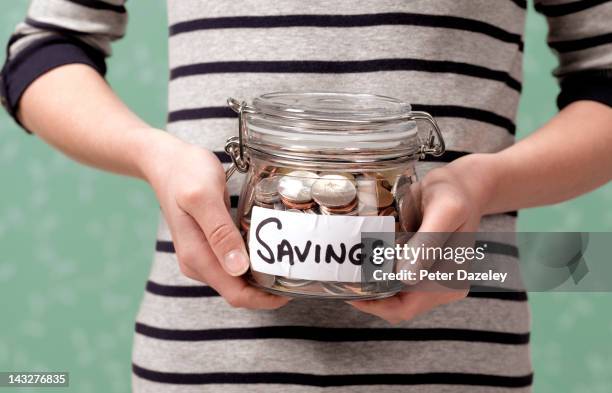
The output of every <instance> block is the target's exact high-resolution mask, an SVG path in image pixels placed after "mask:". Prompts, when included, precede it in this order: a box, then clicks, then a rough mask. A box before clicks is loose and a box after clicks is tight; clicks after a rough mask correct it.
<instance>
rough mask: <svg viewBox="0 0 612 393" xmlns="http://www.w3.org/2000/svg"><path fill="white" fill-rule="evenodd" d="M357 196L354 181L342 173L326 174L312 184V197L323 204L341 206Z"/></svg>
mask: <svg viewBox="0 0 612 393" xmlns="http://www.w3.org/2000/svg"><path fill="white" fill-rule="evenodd" d="M356 196H357V189H356V188H355V185H354V184H353V182H351V181H350V180H348V179H347V178H345V177H343V176H340V175H325V176H321V178H320V179H319V180H317V181H316V182H314V184H313V185H312V198H313V199H314V200H315V202H317V203H318V204H319V205H321V206H325V207H332V208H333V207H341V206H346V205H348V204H349V203H351V202H352V201H353V200H354V199H355V197H356Z"/></svg>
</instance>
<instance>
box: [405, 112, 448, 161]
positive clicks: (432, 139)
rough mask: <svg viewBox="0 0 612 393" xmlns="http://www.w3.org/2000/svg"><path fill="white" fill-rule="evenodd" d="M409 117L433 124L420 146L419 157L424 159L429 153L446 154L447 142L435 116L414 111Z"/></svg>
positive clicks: (435, 154) (435, 155) (436, 155)
mask: <svg viewBox="0 0 612 393" xmlns="http://www.w3.org/2000/svg"><path fill="white" fill-rule="evenodd" d="M409 119H410V120H414V121H419V120H424V121H426V122H427V123H429V125H431V128H430V129H429V134H428V135H427V137H426V138H425V140H424V143H423V144H422V145H421V146H420V147H419V158H420V159H421V160H422V159H424V158H425V156H427V155H432V156H434V157H439V156H441V155H442V154H444V152H445V151H446V144H445V143H444V138H443V137H442V131H440V127H438V123H437V122H436V120H435V119H434V118H433V116H431V115H430V114H429V113H427V112H419V111H414V112H410V117H409Z"/></svg>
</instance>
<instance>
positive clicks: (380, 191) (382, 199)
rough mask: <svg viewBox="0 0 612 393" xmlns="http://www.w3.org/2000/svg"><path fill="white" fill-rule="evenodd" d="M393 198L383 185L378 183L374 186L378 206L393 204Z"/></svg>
mask: <svg viewBox="0 0 612 393" xmlns="http://www.w3.org/2000/svg"><path fill="white" fill-rule="evenodd" d="M393 201H394V198H393V194H392V193H391V191H389V190H387V189H386V188H385V187H384V186H382V185H378V186H377V187H376V202H377V204H378V208H380V209H382V208H384V207H387V206H391V205H392V204H393Z"/></svg>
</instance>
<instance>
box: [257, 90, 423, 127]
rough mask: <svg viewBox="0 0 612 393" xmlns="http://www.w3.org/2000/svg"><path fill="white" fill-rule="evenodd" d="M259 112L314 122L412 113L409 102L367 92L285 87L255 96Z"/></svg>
mask: <svg viewBox="0 0 612 393" xmlns="http://www.w3.org/2000/svg"><path fill="white" fill-rule="evenodd" d="M253 108H254V109H255V111H256V112H258V113H261V114H263V115H268V116H277V117H280V118H285V119H302V120H310V121H313V122H333V123H343V122H346V123H349V124H355V123H377V122H386V121H397V120H401V119H403V118H405V116H406V115H407V114H409V113H410V111H411V107H410V104H408V103H406V102H403V101H401V100H398V99H396V98H392V97H387V96H383V95H375V94H367V93H345V92H325V91H286V92H274V93H268V94H263V95H261V96H259V97H257V98H255V99H254V100H253Z"/></svg>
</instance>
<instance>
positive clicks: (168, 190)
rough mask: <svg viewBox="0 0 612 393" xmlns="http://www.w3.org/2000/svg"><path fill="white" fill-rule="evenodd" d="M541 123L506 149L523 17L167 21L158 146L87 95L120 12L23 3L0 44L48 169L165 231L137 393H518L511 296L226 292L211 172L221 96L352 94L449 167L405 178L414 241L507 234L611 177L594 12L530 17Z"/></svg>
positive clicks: (230, 131)
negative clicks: (90, 169) (429, 132)
mask: <svg viewBox="0 0 612 393" xmlns="http://www.w3.org/2000/svg"><path fill="white" fill-rule="evenodd" d="M536 9H537V10H538V11H539V12H541V13H543V14H544V15H546V17H547V18H548V21H549V26H550V34H549V45H550V46H551V48H552V49H553V50H554V51H555V52H556V53H557V54H558V55H559V59H560V64H559V67H558V68H557V69H556V71H555V74H556V76H557V77H559V79H560V82H561V94H560V95H559V99H558V104H559V108H560V110H561V111H560V112H559V114H558V115H556V116H555V117H554V118H552V119H551V120H550V122H548V123H547V124H546V125H544V126H543V127H542V128H541V129H539V130H537V131H536V132H535V133H533V134H532V135H531V136H529V137H528V138H525V139H523V140H521V141H519V142H518V143H514V132H515V124H514V117H515V114H516V108H517V104H518V100H519V97H520V91H521V82H520V79H521V66H522V49H523V48H522V46H523V39H522V33H523V28H524V19H525V13H526V2H525V1H522V0H495V1H487V2H477V3H475V2H468V1H456V0H452V1H451V0H442V1H436V2H431V1H425V0H417V1H412V2H398V1H392V0H385V1H380V2H375V3H371V2H352V1H348V0H340V1H336V2H334V3H333V4H331V3H326V2H320V1H314V2H308V3H304V2H299V1H295V0H289V1H283V2H280V3H275V4H274V5H272V4H270V3H269V2H266V1H261V0H253V1H249V2H230V3H223V4H221V3H215V2H200V1H196V0H180V1H179V0H168V16H169V18H168V19H169V24H170V30H169V32H170V38H169V49H170V51H169V53H170V68H171V70H170V81H169V113H168V124H167V131H163V130H157V129H153V128H151V127H150V126H149V125H147V124H146V123H145V122H144V121H143V120H141V119H140V118H139V117H138V116H137V115H135V114H134V113H133V112H132V111H130V109H129V108H127V107H126V106H125V105H124V104H123V103H122V102H121V101H120V100H119V99H118V98H117V96H116V95H115V94H114V93H113V92H112V89H111V88H110V87H109V86H108V84H106V82H105V81H104V79H103V75H104V73H105V70H106V64H105V58H106V57H108V56H109V55H110V44H111V42H112V41H115V40H117V39H119V38H121V37H122V36H123V35H124V33H125V25H126V23H127V13H126V9H125V7H124V1H123V0H53V1H50V0H32V1H31V4H30V8H29V11H28V15H27V17H26V18H25V20H24V22H23V23H21V24H19V25H18V26H17V29H16V31H15V34H14V35H13V36H12V37H11V39H10V41H9V43H8V56H7V61H6V63H5V65H4V67H3V70H2V80H1V86H0V88H1V89H0V91H1V92H2V103H3V105H4V106H5V107H6V109H7V110H8V111H9V113H10V114H11V115H13V116H14V117H15V119H16V120H17V121H18V122H19V123H20V124H21V125H22V126H23V127H24V128H25V129H26V130H28V131H29V132H31V133H33V134H35V135H37V136H38V137H40V138H42V139H43V140H45V141H46V142H47V143H49V144H51V145H52V146H54V147H56V148H57V149H59V150H60V151H62V152H63V153H65V154H66V155H68V156H70V157H72V158H73V159H75V160H77V161H79V162H82V163H84V164H86V165H91V166H94V167H97V168H100V169H103V170H107V171H111V172H115V173H118V174H122V175H127V176H132V177H135V178H139V179H143V180H145V181H147V182H148V183H149V184H150V185H151V187H152V188H153V190H154V191H155V194H156V195H157V197H158V199H159V203H160V206H161V210H162V215H161V218H160V226H159V231H158V243H157V247H156V253H155V258H154V261H153V267H152V270H151V274H150V277H149V281H148V283H147V288H146V292H145V295H144V298H143V301H142V305H141V309H140V312H139V314H138V316H137V323H136V333H135V338H134V350H133V366H132V367H133V390H134V391H135V392H167V391H175V392H192V391H199V392H200V391H215V392H238V391H244V390H247V391H253V392H255V391H265V392H275V391H278V392H313V391H319V390H321V389H322V388H326V389H328V390H330V391H335V392H344V391H346V392H358V391H360V392H366V391H368V392H369V391H372V390H374V389H376V390H377V391H379V392H399V391H402V392H403V391H407V390H408V391H410V390H411V389H413V390H414V391H419V392H442V391H453V392H467V391H470V392H472V391H493V390H494V391H497V392H503V391H513V392H515V391H523V392H526V391H530V386H531V383H532V378H533V374H532V369H531V361H530V356H529V309H528V305H527V303H526V295H525V293H515V294H513V295H511V296H508V295H506V296H500V295H499V294H493V293H492V294H479V295H478V296H475V295H473V294H470V293H459V294H458V293H448V294H438V295H436V296H433V295H432V294H431V293H424V294H421V293H418V292H402V293H399V294H397V295H395V296H392V297H389V298H386V299H382V300H368V301H360V302H352V303H350V304H347V303H343V302H340V303H338V302H329V301H322V300H302V299H296V300H293V301H289V299H288V298H286V297H282V296H276V295H272V294H270V293H266V292H263V291H261V290H259V289H257V288H255V287H253V286H251V285H249V284H248V283H247V281H245V280H244V278H243V277H242V275H243V274H244V273H245V272H246V271H247V269H248V268H249V258H248V255H247V253H246V248H245V244H244V242H243V239H242V237H241V235H240V232H239V230H238V228H236V226H235V224H234V222H233V220H232V218H231V215H230V211H229V210H230V208H232V207H235V206H236V205H237V200H236V198H235V197H233V196H235V195H236V194H237V192H238V183H239V179H238V178H236V180H235V181H231V182H230V183H229V185H228V186H227V187H226V184H225V175H224V170H223V166H222V164H223V163H229V159H228V157H227V156H226V155H224V154H223V153H222V152H221V150H222V147H223V144H224V143H225V140H226V138H227V137H229V136H231V135H234V134H235V128H236V127H235V117H234V114H233V113H232V112H231V111H230V110H228V109H227V108H225V107H224V105H225V99H226V98H227V97H228V96H235V97H241V98H244V99H252V98H254V97H257V96H259V95H260V94H262V93H267V92H273V91H287V90H291V91H303V90H310V91H312V90H320V91H352V90H357V91H359V92H365V93H373V94H383V95H386V96H391V97H397V98H399V99H401V100H402V101H405V102H409V103H412V104H413V107H414V108H416V109H419V108H423V109H425V110H427V111H428V112H430V113H432V114H433V115H434V116H435V117H436V118H437V119H438V120H439V122H440V126H441V128H442V129H443V130H445V135H444V136H445V139H446V145H447V146H446V147H447V153H446V154H445V155H443V156H442V157H441V158H439V159H433V160H429V161H427V162H424V163H422V164H419V166H418V168H417V171H419V174H420V178H421V179H422V180H421V182H420V189H421V193H420V195H419V201H418V202H419V203H420V205H421V207H422V211H423V215H422V217H421V218H420V221H421V225H420V227H419V231H421V232H462V231H464V232H473V231H477V230H480V231H492V230H498V231H512V230H514V228H515V221H516V217H515V214H513V213H512V212H514V211H516V210H517V209H521V208H526V207H532V206H540V205H545V204H551V203H556V202H560V201H563V200H567V199H570V198H573V197H575V196H578V195H580V194H583V193H586V192H588V191H590V190H593V189H595V188H597V187H599V186H601V185H603V184H605V183H607V182H609V181H610V178H611V176H612V154H611V152H612V133H611V132H610V130H611V128H612V110H611V109H610V105H611V103H612V93H611V92H612V89H611V86H612V82H611V79H612V50H611V49H612V39H611V38H610V37H611V34H612V31H611V29H612V26H611V25H610V23H609V20H610V18H611V16H612V2H609V1H576V2H567V1H561V0H549V1H543V0H542V1H538V0H536Z"/></svg>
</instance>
